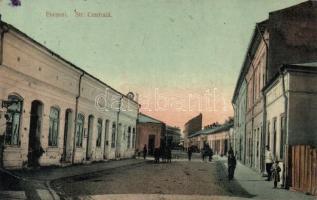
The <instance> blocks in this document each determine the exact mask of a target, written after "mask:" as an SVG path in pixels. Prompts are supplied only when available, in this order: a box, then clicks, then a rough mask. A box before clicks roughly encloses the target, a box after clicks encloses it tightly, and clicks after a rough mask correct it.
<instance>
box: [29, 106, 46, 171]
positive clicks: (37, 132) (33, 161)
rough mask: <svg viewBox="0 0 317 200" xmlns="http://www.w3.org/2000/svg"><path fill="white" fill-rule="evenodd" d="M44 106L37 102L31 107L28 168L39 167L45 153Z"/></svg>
mask: <svg viewBox="0 0 317 200" xmlns="http://www.w3.org/2000/svg"><path fill="white" fill-rule="evenodd" d="M42 114H43V104H42V103H41V102H40V101H38V100H35V101H33V102H32V105H31V116H30V129H29V148H28V166H29V167H37V166H39V159H40V157H41V156H42V154H43V153H44V150H43V148H42V146H41V129H42Z"/></svg>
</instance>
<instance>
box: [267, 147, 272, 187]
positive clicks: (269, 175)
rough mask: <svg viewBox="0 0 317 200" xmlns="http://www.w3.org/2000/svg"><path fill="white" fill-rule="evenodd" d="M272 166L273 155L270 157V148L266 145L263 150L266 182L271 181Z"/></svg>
mask: <svg viewBox="0 0 317 200" xmlns="http://www.w3.org/2000/svg"><path fill="white" fill-rule="evenodd" d="M272 165H273V155H272V152H271V151H270V147H269V146H268V145H267V146H266V150H265V168H266V173H267V179H266V180H267V181H270V180H271V176H272V171H271V169H272Z"/></svg>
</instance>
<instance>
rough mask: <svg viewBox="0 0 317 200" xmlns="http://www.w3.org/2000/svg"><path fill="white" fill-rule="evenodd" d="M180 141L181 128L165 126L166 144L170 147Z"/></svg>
mask: <svg viewBox="0 0 317 200" xmlns="http://www.w3.org/2000/svg"><path fill="white" fill-rule="evenodd" d="M180 142H181V130H180V128H178V127H173V126H168V125H167V126H166V144H167V146H169V147H171V148H175V147H178V146H179V145H180Z"/></svg>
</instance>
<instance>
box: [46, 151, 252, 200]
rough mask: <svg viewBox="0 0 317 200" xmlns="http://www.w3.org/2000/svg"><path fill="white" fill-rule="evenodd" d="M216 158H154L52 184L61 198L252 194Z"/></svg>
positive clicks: (238, 195)
mask: <svg viewBox="0 0 317 200" xmlns="http://www.w3.org/2000/svg"><path fill="white" fill-rule="evenodd" d="M226 176H227V175H226V168H224V166H223V165H222V164H221V163H220V162H217V161H212V162H202V161H201V160H200V159H199V154H197V155H194V158H193V160H192V161H191V162H188V161H187V160H184V159H180V160H173V161H172V163H160V164H155V163H154V162H153V161H151V160H147V161H145V162H142V163H137V164H132V165H128V166H123V167H118V168H115V169H109V170H104V171H99V172H95V173H90V174H85V175H79V176H73V177H69V178H63V179H58V180H55V181H53V182H52V184H51V185H52V187H53V188H54V190H55V191H56V192H57V193H58V195H60V196H61V197H64V198H66V197H73V198H74V197H87V196H90V197H94V196H95V197H97V196H96V195H105V194H160V195H161V194H174V195H175V194H176V195H208V196H226V197H228V196H235V197H251V195H250V194H248V193H247V192H246V191H245V190H244V189H243V188H242V187H240V186H239V184H238V183H237V182H235V181H233V182H229V181H228V180H227V177H226Z"/></svg>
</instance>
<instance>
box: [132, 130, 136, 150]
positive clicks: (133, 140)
mask: <svg viewBox="0 0 317 200" xmlns="http://www.w3.org/2000/svg"><path fill="white" fill-rule="evenodd" d="M132 133H133V136H132V147H133V148H135V143H136V134H135V128H133V129H132Z"/></svg>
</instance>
